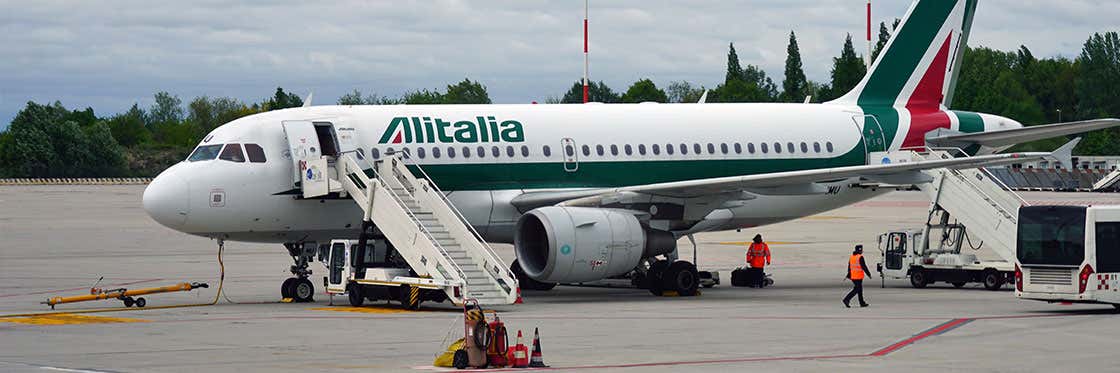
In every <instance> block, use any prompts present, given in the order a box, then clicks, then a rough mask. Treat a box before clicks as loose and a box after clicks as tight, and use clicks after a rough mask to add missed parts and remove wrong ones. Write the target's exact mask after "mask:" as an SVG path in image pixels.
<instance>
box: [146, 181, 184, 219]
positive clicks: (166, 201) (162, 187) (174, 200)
mask: <svg viewBox="0 0 1120 373" xmlns="http://www.w3.org/2000/svg"><path fill="white" fill-rule="evenodd" d="M144 211H147V212H148V216H150V217H152V219H153V220H155V221H156V222H158V223H160V224H163V225H164V226H166V227H168V228H171V229H175V230H178V229H180V228H182V227H183V224H185V223H186V222H187V213H188V212H190V193H189V186H188V185H187V182H186V180H183V178H181V177H179V176H176V175H175V174H168V173H166V172H165V173H163V174H161V175H159V176H157V177H156V178H155V179H153V180H152V182H151V183H150V184H148V187H147V188H145V189H144Z"/></svg>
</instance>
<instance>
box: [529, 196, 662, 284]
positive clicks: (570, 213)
mask: <svg viewBox="0 0 1120 373" xmlns="http://www.w3.org/2000/svg"><path fill="white" fill-rule="evenodd" d="M513 245H514V249H515V250H516V252H517V260H518V262H519V263H520V265H521V269H522V270H524V271H525V274H526V275H527V276H529V277H530V278H532V279H535V280H537V281H542V282H551V283H557V282H560V283H574V282H585V281H595V280H600V279H604V278H607V277H611V276H617V275H621V274H624V273H627V272H630V271H631V270H633V269H634V267H636V266H637V265H638V264H639V263H640V262H641V260H642V259H643V258H648V257H652V256H656V255H661V254H666V253H670V252H672V251H673V250H675V249H676V247H677V240H676V237H674V236H673V234H672V233H669V232H666V231H660V230H653V229H648V228H643V227H642V225H641V223H640V222H638V219H637V218H636V217H635V216H634V214H632V213H630V212H627V211H625V210H613V209H602V208H592V207H567V206H549V207H541V208H538V209H534V210H531V211H529V212H528V213H526V214H525V215H522V216H521V218H520V220H518V222H517V229H516V231H515V232H514V240H513Z"/></svg>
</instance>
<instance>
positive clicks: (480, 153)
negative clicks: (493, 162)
mask: <svg viewBox="0 0 1120 373" xmlns="http://www.w3.org/2000/svg"><path fill="white" fill-rule="evenodd" d="M475 149H477V150H478V157H479V158H485V157H486V148H483V147H481V146H480V147H477V148H475Z"/></svg>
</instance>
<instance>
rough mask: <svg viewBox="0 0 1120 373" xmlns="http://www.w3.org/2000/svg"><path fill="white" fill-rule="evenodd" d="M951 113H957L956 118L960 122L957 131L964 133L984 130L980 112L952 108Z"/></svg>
mask: <svg viewBox="0 0 1120 373" xmlns="http://www.w3.org/2000/svg"><path fill="white" fill-rule="evenodd" d="M953 114H956V115H957V119H958V120H959V121H960V123H961V125H960V127H959V129H958V130H959V131H961V132H964V133H976V132H984V119H983V118H980V114H976V113H973V112H971V111H959V110H953Z"/></svg>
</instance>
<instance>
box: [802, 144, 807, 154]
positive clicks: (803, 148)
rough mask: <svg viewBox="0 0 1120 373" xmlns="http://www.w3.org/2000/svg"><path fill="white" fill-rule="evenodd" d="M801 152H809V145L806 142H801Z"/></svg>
mask: <svg viewBox="0 0 1120 373" xmlns="http://www.w3.org/2000/svg"><path fill="white" fill-rule="evenodd" d="M801 152H802V153H808V152H809V145H808V144H806V143H801Z"/></svg>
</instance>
